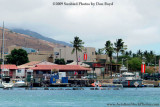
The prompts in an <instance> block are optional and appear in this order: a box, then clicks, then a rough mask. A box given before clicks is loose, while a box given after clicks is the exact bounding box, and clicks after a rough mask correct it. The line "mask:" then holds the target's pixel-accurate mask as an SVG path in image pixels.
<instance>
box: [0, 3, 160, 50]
mask: <svg viewBox="0 0 160 107" xmlns="http://www.w3.org/2000/svg"><path fill="white" fill-rule="evenodd" d="M61 1H63V0H61ZM65 1H68V0H65ZM74 1H75V2H77V1H83V2H90V1H91V0H74ZM96 1H99V2H100V0H92V2H96ZM103 1H105V2H106V1H107V2H114V5H113V6H110V7H109V6H94V7H93V6H53V5H52V3H53V2H55V1H54V0H34V1H33V0H23V2H22V0H14V1H10V0H5V1H4V0H0V10H3V11H0V14H1V16H0V22H2V21H3V20H4V21H5V23H6V25H7V26H8V27H18V28H24V29H30V30H34V31H36V32H39V33H41V34H44V35H45V36H49V37H51V38H54V39H57V40H62V41H67V42H70V41H72V40H73V37H74V36H79V37H80V38H81V39H82V40H83V41H85V43H86V44H85V46H93V47H96V48H102V47H103V46H104V44H105V41H107V40H111V41H116V39H117V38H122V39H124V41H125V42H126V44H127V45H128V47H129V48H131V49H135V47H137V46H141V47H140V48H143V47H144V48H145V46H146V45H149V44H150V45H152V44H153V43H160V37H159V35H160V32H159V30H158V29H159V27H160V21H159V18H160V14H159V11H160V7H159V5H160V1H157V0H147V1H146V0H141V1H140V0H134V1H131V0H123V1H121V0H101V2H103ZM153 49H154V48H153ZM157 51H158V50H157Z"/></svg>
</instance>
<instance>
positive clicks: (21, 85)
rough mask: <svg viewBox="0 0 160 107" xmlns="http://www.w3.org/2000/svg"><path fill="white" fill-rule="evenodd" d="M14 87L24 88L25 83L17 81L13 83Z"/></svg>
mask: <svg viewBox="0 0 160 107" xmlns="http://www.w3.org/2000/svg"><path fill="white" fill-rule="evenodd" d="M14 87H26V83H25V81H23V80H18V81H16V82H15V84H14Z"/></svg>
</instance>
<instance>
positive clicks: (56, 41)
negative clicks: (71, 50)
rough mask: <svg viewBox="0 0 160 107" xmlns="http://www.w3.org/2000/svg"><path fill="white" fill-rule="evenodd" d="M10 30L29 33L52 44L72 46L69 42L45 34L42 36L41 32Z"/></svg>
mask: <svg viewBox="0 0 160 107" xmlns="http://www.w3.org/2000/svg"><path fill="white" fill-rule="evenodd" d="M12 31H13V32H16V33H21V34H25V35H29V36H32V37H34V38H37V39H41V40H45V41H48V42H51V43H54V44H62V45H65V46H72V45H71V44H69V43H66V42H63V41H58V40H54V39H52V38H48V37H45V36H43V35H41V34H39V33H37V32H34V31H30V30H24V29H12Z"/></svg>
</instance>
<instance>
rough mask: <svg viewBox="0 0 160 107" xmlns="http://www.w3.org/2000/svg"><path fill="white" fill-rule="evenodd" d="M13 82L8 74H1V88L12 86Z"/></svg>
mask: <svg viewBox="0 0 160 107" xmlns="http://www.w3.org/2000/svg"><path fill="white" fill-rule="evenodd" d="M13 85H14V84H13V82H12V81H11V80H10V77H9V76H3V77H2V80H1V85H0V86H1V87H2V88H12V87H13Z"/></svg>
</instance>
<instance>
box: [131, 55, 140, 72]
mask: <svg viewBox="0 0 160 107" xmlns="http://www.w3.org/2000/svg"><path fill="white" fill-rule="evenodd" d="M141 64H142V60H141V59H140V58H138V57H135V58H132V59H131V60H129V61H128V68H129V70H131V71H140V70H141Z"/></svg>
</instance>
